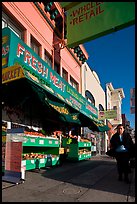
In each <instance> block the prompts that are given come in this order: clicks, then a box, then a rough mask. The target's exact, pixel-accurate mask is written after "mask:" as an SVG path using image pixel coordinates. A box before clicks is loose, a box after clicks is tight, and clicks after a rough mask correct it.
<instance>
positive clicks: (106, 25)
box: [67, 2, 135, 47]
mask: <svg viewBox="0 0 137 204" xmlns="http://www.w3.org/2000/svg"><path fill="white" fill-rule="evenodd" d="M70 3H71V2H70ZM134 23H135V2H82V3H80V4H78V5H76V6H73V7H72V8H70V9H68V10H67V45H68V47H75V46H78V45H79V44H83V43H85V42H87V41H91V40H93V39H96V38H98V37H101V36H104V35H106V34H109V33H112V32H115V31H117V30H120V29H122V28H125V27H127V26H129V25H133V24H134Z"/></svg>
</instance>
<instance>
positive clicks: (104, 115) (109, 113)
mask: <svg viewBox="0 0 137 204" xmlns="http://www.w3.org/2000/svg"><path fill="white" fill-rule="evenodd" d="M115 118H117V110H106V111H99V116H98V119H99V120H105V119H115Z"/></svg>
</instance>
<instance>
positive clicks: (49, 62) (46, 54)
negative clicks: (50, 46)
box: [44, 50, 52, 67]
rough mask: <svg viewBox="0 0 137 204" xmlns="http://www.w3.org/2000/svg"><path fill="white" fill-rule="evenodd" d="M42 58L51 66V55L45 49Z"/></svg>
mask: <svg viewBox="0 0 137 204" xmlns="http://www.w3.org/2000/svg"><path fill="white" fill-rule="evenodd" d="M44 60H45V62H46V63H47V64H48V65H49V66H50V67H52V56H51V55H50V54H49V53H48V52H47V51H46V50H45V52H44Z"/></svg>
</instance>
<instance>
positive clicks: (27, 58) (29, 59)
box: [24, 50, 32, 66]
mask: <svg viewBox="0 0 137 204" xmlns="http://www.w3.org/2000/svg"><path fill="white" fill-rule="evenodd" d="M31 59H32V55H31V53H30V52H29V51H28V50H26V51H25V56H24V62H25V63H28V65H29V66H31Z"/></svg>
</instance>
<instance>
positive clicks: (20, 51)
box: [17, 44, 25, 57]
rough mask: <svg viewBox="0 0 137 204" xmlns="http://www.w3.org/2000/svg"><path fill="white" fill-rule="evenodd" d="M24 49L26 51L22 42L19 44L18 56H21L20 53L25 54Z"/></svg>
mask: <svg viewBox="0 0 137 204" xmlns="http://www.w3.org/2000/svg"><path fill="white" fill-rule="evenodd" d="M23 51H25V48H24V47H23V46H21V45H20V44H18V47H17V57H20V55H23Z"/></svg>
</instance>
